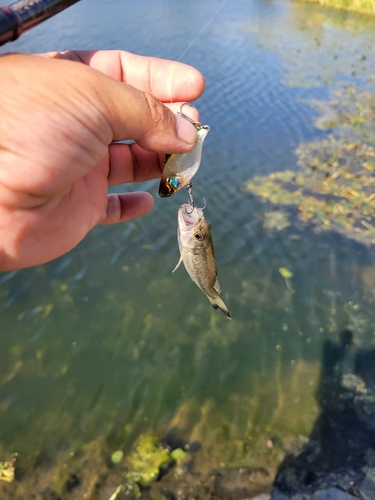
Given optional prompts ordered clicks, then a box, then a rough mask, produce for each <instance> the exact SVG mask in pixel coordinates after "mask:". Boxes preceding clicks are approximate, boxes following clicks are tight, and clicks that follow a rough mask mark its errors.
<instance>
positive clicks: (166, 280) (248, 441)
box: [0, 0, 375, 498]
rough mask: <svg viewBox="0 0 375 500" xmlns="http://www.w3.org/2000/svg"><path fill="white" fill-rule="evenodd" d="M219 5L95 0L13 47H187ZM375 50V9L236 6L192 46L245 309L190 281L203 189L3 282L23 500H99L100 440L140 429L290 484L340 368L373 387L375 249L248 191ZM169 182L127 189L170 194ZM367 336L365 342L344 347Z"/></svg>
mask: <svg viewBox="0 0 375 500" xmlns="http://www.w3.org/2000/svg"><path fill="white" fill-rule="evenodd" d="M219 5H220V4H219V2H217V1H214V0H208V1H205V2H198V1H196V0H187V1H185V2H181V3H179V4H178V5H177V4H176V2H173V1H171V0H159V1H157V2H155V1H154V2H151V1H146V0H140V1H138V2H136V3H135V2H130V1H128V0H126V1H124V0H123V1H119V0H111V1H109V2H105V3H103V2H99V1H98V0H91V1H90V2H89V1H88V0H87V1H86V0H83V1H82V2H80V3H79V4H76V5H75V6H73V7H71V8H69V9H68V10H66V11H65V12H63V13H61V14H59V15H58V16H56V17H55V18H53V19H51V20H49V21H48V22H46V23H44V24H43V25H40V26H39V27H37V28H35V29H34V30H33V31H31V32H29V33H27V34H25V35H24V36H23V37H22V38H21V39H20V40H19V41H17V42H15V43H13V44H11V45H7V46H6V47H3V48H2V50H1V52H5V51H7V50H14V51H24V52H30V53H33V52H42V51H49V50H66V49H69V48H75V49H92V48H103V49H104V48H105V49H124V50H129V51H132V52H135V53H138V54H144V55H152V56H157V57H164V58H171V59H178V58H179V57H180V55H181V54H182V53H183V52H184V50H185V49H186V47H187V46H188V44H189V43H190V42H191V41H192V40H193V39H194V37H195V36H196V34H197V33H198V32H199V31H200V30H201V29H202V27H203V26H204V25H205V24H206V22H207V21H208V20H209V19H210V18H211V17H212V15H213V13H214V12H215V11H216V10H217V8H218V7H219ZM374 47H375V20H374V19H373V18H371V17H366V16H362V15H356V14H354V13H347V12H345V13H343V12H339V11H335V10H330V9H324V8H321V7H320V6H317V5H310V4H299V3H290V2H288V1H285V2H278V1H275V2H268V1H261V0H253V1H252V2H247V1H245V0H229V1H228V2H227V4H226V5H225V7H224V8H223V9H222V10H221V11H220V12H219V13H218V15H217V16H216V17H215V19H214V20H213V21H212V22H211V23H210V24H209V26H208V27H207V29H205V30H204V32H203V33H202V35H201V36H200V37H199V38H198V40H197V41H196V42H195V43H194V45H193V46H192V48H191V49H190V50H189V51H188V52H187V53H186V54H185V55H184V57H183V58H182V61H183V62H185V63H188V64H191V65H193V66H195V67H197V68H198V69H200V70H201V71H202V72H203V74H204V76H205V78H206V91H205V93H204V95H203V96H202V97H201V98H200V99H199V100H198V101H197V103H196V106H197V107H198V108H199V110H200V113H201V120H202V122H203V123H205V124H206V123H207V124H209V125H210V127H211V131H210V134H209V135H208V137H207V139H206V141H205V155H204V160H203V162H202V165H201V168H200V171H199V173H198V174H197V176H196V178H195V183H194V187H195V191H194V193H195V196H196V197H197V199H199V197H201V196H205V198H206V200H207V208H206V210H205V217H206V218H207V220H209V222H210V223H211V224H212V232H213V237H214V242H215V250H216V256H217V261H218V266H219V276H220V281H221V284H222V288H223V290H224V298H225V302H226V303H227V305H228V307H229V310H230V312H231V315H232V317H233V321H231V322H229V321H228V320H227V319H226V318H225V317H224V316H223V315H222V314H221V313H220V312H218V311H214V310H213V309H212V308H211V307H210V305H209V303H208V301H207V299H206V298H205V296H204V295H203V294H202V293H201V292H200V291H199V290H198V289H197V288H196V286H195V285H194V284H193V283H192V282H191V281H190V278H189V277H188V275H187V273H186V272H185V270H184V269H183V268H179V269H178V271H177V272H176V273H174V274H173V275H172V274H171V271H172V269H173V268H174V267H175V265H176V263H177V261H178V258H179V256H178V247H177V241H176V217H177V210H178V206H179V205H180V204H182V203H185V201H186V194H185V193H184V192H182V193H178V194H176V196H175V197H173V198H170V199H163V200H161V199H156V204H155V208H154V210H153V211H152V212H151V213H150V214H148V215H147V216H145V217H143V218H141V219H137V220H134V221H131V222H128V223H126V224H121V225H116V226H108V227H105V226H102V227H98V228H96V229H94V230H93V231H92V232H91V233H90V234H89V235H88V236H87V238H85V240H84V241H83V242H82V243H81V244H80V245H79V246H78V247H77V248H75V249H74V250H73V251H72V252H70V253H69V254H67V255H65V256H63V257H61V258H60V259H57V260H56V261H53V262H51V263H49V264H46V265H44V266H39V267H37V268H33V269H27V270H23V271H19V272H11V273H3V274H1V275H0V299H1V302H0V325H1V336H0V459H3V460H6V459H8V458H9V457H10V456H11V454H12V453H14V452H17V453H18V458H17V462H16V464H17V466H16V470H17V467H19V470H20V475H19V479H18V481H15V482H14V483H13V484H11V485H3V484H0V491H1V488H4V492H3V495H4V498H8V497H7V496H5V495H10V496H9V498H28V497H25V496H19V497H18V496H14V495H17V494H18V495H21V493H19V492H20V491H21V490H17V488H20V486H19V485H20V484H22V481H24V482H25V484H27V485H28V488H29V490H28V491H30V488H31V490H33V491H32V492H33V493H35V494H37V493H38V492H39V491H41V490H42V489H43V488H45V486H46V485H48V487H52V488H54V489H55V490H56V491H58V493H59V494H60V495H62V498H81V497H82V496H79V495H83V493H84V491H86V492H87V491H88V488H89V487H88V486H87V485H86V483H85V482H84V481H83V479H82V478H83V477H84V476H85V473H86V474H91V475H92V469H95V467H96V464H97V462H96V458H95V457H97V455H98V453H99V452H97V451H96V452H95V453H94V452H90V450H92V448H87V446H89V444H90V446H92V443H99V445H97V446H98V447H99V449H100V450H102V451H101V452H100V453H102V454H104V458H103V460H104V461H107V462H108V461H109V460H110V453H112V452H113V451H115V450H117V449H123V450H124V451H125V452H127V451H128V450H129V449H130V447H131V446H132V445H133V443H134V442H135V441H136V440H137V439H138V437H139V436H140V435H141V434H143V435H145V434H148V433H156V435H157V436H159V437H160V439H162V438H163V437H164V436H166V435H167V434H168V433H170V432H171V431H172V430H173V432H174V433H175V434H176V435H178V436H179V437H180V438H181V439H182V440H184V441H185V442H196V443H199V447H200V448H199V450H200V451H198V452H197V454H196V458H195V460H196V462H195V465H196V467H197V468H198V469H199V470H201V471H205V470H209V469H210V470H211V469H214V468H215V467H220V466H221V467H227V466H228V467H229V466H230V467H240V466H264V467H266V468H267V470H268V471H269V474H270V475H269V480H268V482H269V484H271V483H272V481H273V477H274V475H275V473H276V470H277V468H278V467H279V466H280V464H281V463H282V461H283V459H284V457H285V454H286V453H290V454H293V453H297V451H298V450H300V449H301V448H302V447H303V446H304V445H305V444H306V443H307V442H309V439H310V437H311V436H312V435H314V428H316V422H317V419H318V418H319V415H321V414H322V412H324V411H326V410H327V407H326V406H324V403H322V398H320V397H319V394H322V391H323V393H324V390H325V389H324V387H326V385H324V384H325V383H326V382H324V380H326V379H327V377H328V378H329V376H330V375H327V376H326V378H324V377H323V378H322V373H323V374H326V373H328V374H330V373H331V372H330V371H329V369H328V368H329V363H332V365H333V368H334V369H335V370H336V371H335V373H336V372H337V370H338V368H337V367H339V369H340V370H341V371H342V373H343V374H348V373H352V372H356V373H357V375H358V376H359V375H360V376H361V377H362V379H364V380H365V382H366V383H367V385H368V388H369V390H370V389H371V380H373V376H372V373H373V372H372V370H373V360H372V357H371V355H369V356H368V357H367V358H368V359H367V358H366V369H364V368H363V369H362V371H361V370H360V369H359V368H358V366H359V365H361V363H360V362H359V361H358V360H361V359H364V358H363V356H364V353H371V352H372V351H371V350H372V349H373V348H374V334H375V317H374V291H375V267H374V263H375V262H374V254H373V250H372V246H371V245H369V244H368V242H367V241H364V240H363V241H362V240H361V239H360V238H359V239H358V238H357V239H356V238H353V237H352V235H350V234H345V231H344V232H341V233H339V232H337V231H335V230H330V229H328V230H327V229H324V227H322V226H320V225H319V224H314V223H310V222H308V221H305V222H303V221H301V220H300V219H299V218H298V213H297V211H296V210H295V208H293V209H292V210H289V212H288V210H287V215H288V222H287V223H285V219H284V218H283V217H284V216H283V215H282V216H281V217H280V214H284V215H285V207H281V205H282V204H281V203H280V204H277V203H276V204H275V203H272V202H270V201H264V198H262V197H260V196H256V195H255V194H253V193H251V192H249V191H248V190H247V189H246V188H245V185H246V182H247V181H249V179H252V178H253V177H254V176H256V175H258V176H259V175H263V176H266V175H269V174H272V173H274V172H284V171H286V170H292V171H296V172H298V171H299V169H300V166H299V165H298V164H297V160H298V158H297V155H296V149H297V148H299V147H301V145H303V144H305V143H308V142H313V141H320V140H322V139H323V138H324V137H326V136H327V135H328V134H329V133H330V131H329V130H325V129H322V128H318V127H317V126H316V119H317V118H318V117H319V116H320V114H321V112H320V111H319V109H317V107H316V106H315V107H314V106H311V101H312V100H314V102H315V103H316V102H320V103H329V102H330V100H331V99H332V96H333V95H335V93H336V92H340V91H343V89H345V88H346V86H347V85H356V86H357V87H358V88H360V89H361V90H363V91H367V92H374V91H375V84H374V78H375V67H374V60H373V56H372V54H373V49H374ZM326 106H327V104H326ZM328 106H329V104H328ZM157 186H158V183H157V182H156V181H152V182H148V183H143V184H141V185H139V186H124V187H123V188H124V189H125V190H133V189H138V188H140V189H146V190H148V191H149V192H151V193H152V194H153V195H154V196H155V197H157ZM121 189H122V188H121ZM287 208H288V207H287ZM280 268H285V269H286V270H288V271H289V272H290V273H291V275H292V277H291V278H290V279H288V278H285V277H283V275H282V273H280V271H279V270H280ZM348 328H349V329H350V330H351V331H352V332H353V342H352V344H351V345H348V346H347V347H346V348H344V347H342V349H344V351H342V350H341V351H340V349H341V347H340V346H342V344H340V333H341V332H342V331H343V330H344V329H348ZM327 346H328V347H327ZM329 346H331V347H332V346H333V347H332V349H333V351H334V352H336V351H335V349H338V351H337V352H344V353H345V354H342V355H341V354H340V356H341V358H340V360H339V361H337V359H336V358H335V359H336V360H333V361H330V358H329V356H328V358H327V356H326V358H324V352H326V351H327V349H328V350H329V349H330V347H329ZM330 352H331V351H330ZM340 356H339V357H340ZM361 356H362V357H361ZM322 359H323V360H325V364H324V363H323V366H322ZM327 359H328V361H327ZM343 360H344V361H343ZM356 360H357V361H356ZM335 363H336V364H337V363H338V364H337V366H336V364H335ZM362 364H363V363H362ZM327 366H328V368H327ZM361 366H362V365H361ZM335 367H336V368H335ZM356 367H357V368H356ZM327 370H328V371H327ZM356 370H357V371H356ZM364 372H366V374H367V375H364ZM340 374H341V372H340ZM340 376H341V375H340ZM331 379H332V377H331ZM331 379H330V380H331ZM322 380H323V382H322ZM331 383H332V384H333V385H334V384H335V383H341V382H340V381H339V382H337V380H336V379H334V380H333V379H332V380H331ZM323 386H324V387H323ZM322 387H323V389H322ZM352 418H354V417H353V416H352ZM358 418H359V417H358ZM364 418H365V417H362V420H361V421H363V419H364ZM359 419H360V418H359ZM365 423H367V424H368V422H367V421H365ZM347 441H348V440H347V439H346V438H345V437H344V438H343V442H344V445H345V446H346V448H344V452H345V453H346V454H349V455H350V453H351V449H350V443H349V444H348V442H347ZM88 443H89V444H88ZM370 445H371V443H370V444H369V445H368V446H370ZM82 446H83V447H84V446H86V448H82ZM77 449H85V450H86V452H87V454H88V456H89V457H90V456H91V461H90V459H89V460H88V461H87V464H86V465H85V466H82V470H81V472H80V473H81V474H82V478H80V479H81V482H80V484H77V485H75V487H74V488H71V489H70V490H69V488H68V489H66V488H65V490H64V488H63V486H61V484H62V480H61V477H65V476H64V475H63V474H62V473H61V474H60V472H58V473H57V472H56V471H61V470H62V468H63V465H62V464H64V463H66V461H67V460H68V458H67V457H69V456H73V455H69V454H72V453H75V452H76V450H77ZM87 450H89V451H87ZM95 450H97V448H95ZM103 450H104V451H103ZM365 451H366V450H365ZM90 453H91V455H90ZM100 453H99V454H100ZM338 453H339V452H338ZM340 453H343V450H341V451H340ZM353 453H354V452H353ZM363 453H364V452H363ZM354 455H355V453H354ZM340 466H341V465H340ZM360 466H361V467H362V466H363V463H362V462H361V464H360ZM85 467H86V469H85ZM98 467H99V466H98ZM85 471H86V472H85ZM59 474H60V476H59V477H60V479H56V477H57V476H58V475H59ZM38 477H40V478H47V479H40V480H39V483H38V480H37V479H35V478H38ZM120 482H121V478H119V479H118V484H120ZM16 483H17V484H16ZM30 485H32V486H30ZM85 485H86V486H85ZM73 486H74V485H73ZM11 488H14V489H13V490H12V489H11ZM59 488H60V489H59ZM84 488H86V490H85V489H84ZM112 491H113V490H112ZM15 492H18V493H15ZM12 495H13V496H12ZM74 495H77V496H74ZM98 495H99V494H98ZM105 495H106V493H103V496H102V497H101V496H98V497H94V496H91V497H90V496H87V498H109V496H110V494H107V496H105ZM30 498H31V496H30Z"/></svg>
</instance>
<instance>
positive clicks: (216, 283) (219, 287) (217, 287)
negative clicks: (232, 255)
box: [214, 277, 222, 297]
mask: <svg viewBox="0 0 375 500" xmlns="http://www.w3.org/2000/svg"><path fill="white" fill-rule="evenodd" d="M214 288H215V290H216V291H217V293H218V294H219V295H220V297H221V295H222V293H221V286H220V283H219V279H218V278H217V277H216V281H215V284H214Z"/></svg>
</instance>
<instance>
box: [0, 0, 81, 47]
mask: <svg viewBox="0 0 375 500" xmlns="http://www.w3.org/2000/svg"><path fill="white" fill-rule="evenodd" d="M77 2H79V0H18V1H16V2H13V3H11V4H10V5H8V6H5V7H0V45H4V44H5V43H7V42H12V41H13V40H17V38H18V37H19V36H21V35H22V33H24V32H25V31H28V30H29V29H31V28H33V27H34V26H37V25H38V24H40V23H42V22H43V21H45V20H46V19H49V18H50V17H52V16H54V15H55V14H58V13H59V12H61V11H62V10H65V9H66V8H67V7H70V6H71V5H73V4H75V3H77Z"/></svg>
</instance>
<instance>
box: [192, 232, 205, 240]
mask: <svg viewBox="0 0 375 500" xmlns="http://www.w3.org/2000/svg"><path fill="white" fill-rule="evenodd" d="M194 238H195V239H196V240H199V241H202V240H204V236H203V234H202V233H194Z"/></svg>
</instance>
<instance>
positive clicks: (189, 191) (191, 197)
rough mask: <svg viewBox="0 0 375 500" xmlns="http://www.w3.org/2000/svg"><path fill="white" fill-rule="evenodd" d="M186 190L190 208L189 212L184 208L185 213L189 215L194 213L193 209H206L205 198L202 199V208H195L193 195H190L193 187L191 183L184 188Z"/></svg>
mask: <svg viewBox="0 0 375 500" xmlns="http://www.w3.org/2000/svg"><path fill="white" fill-rule="evenodd" d="M186 189H187V192H188V195H189V204H190V206H191V212H189V211H188V210H187V209H186V208H185V212H186V213H187V214H188V215H190V214H192V213H193V211H194V208H197V210H204V209H205V208H206V206H207V205H206V198H205V197H203V203H204V205H203V207H202V208H199V207H196V205H195V203H194V198H193V193H192V189H193V185H192V183H191V182H189V184H188V185H187V186H186Z"/></svg>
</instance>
